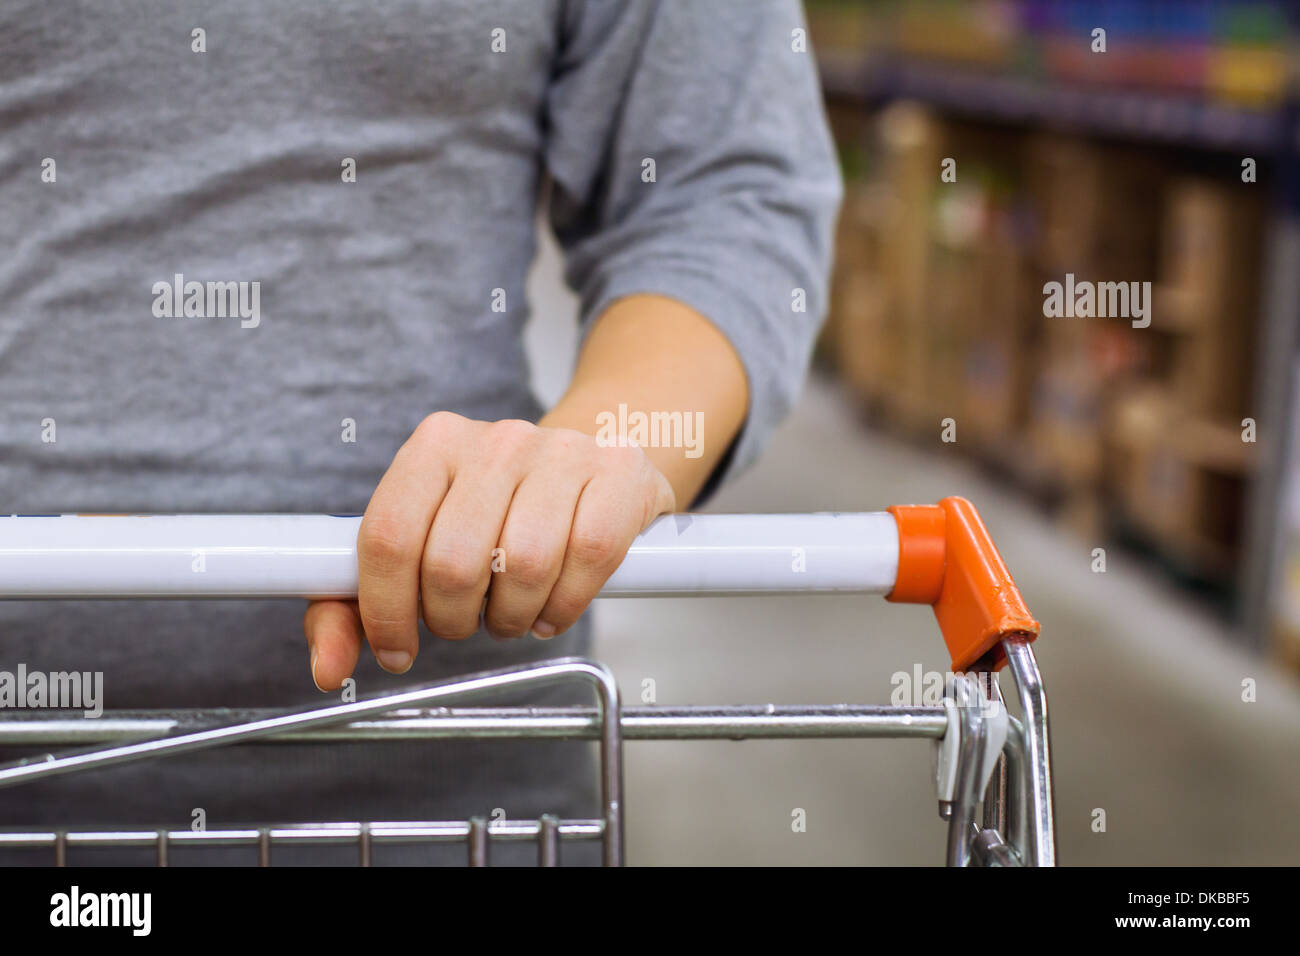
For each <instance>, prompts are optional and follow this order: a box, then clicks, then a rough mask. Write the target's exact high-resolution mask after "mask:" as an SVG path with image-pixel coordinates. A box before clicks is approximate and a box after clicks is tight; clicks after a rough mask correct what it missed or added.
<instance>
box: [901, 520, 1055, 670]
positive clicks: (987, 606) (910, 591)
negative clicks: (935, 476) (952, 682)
mask: <svg viewBox="0 0 1300 956" xmlns="http://www.w3.org/2000/svg"><path fill="white" fill-rule="evenodd" d="M889 511H890V513H891V514H893V515H894V518H895V519H896V520H897V521H898V542H899V554H898V576H897V579H896V581H895V584H894V590H893V591H891V592H890V594H889V600H891V601H901V602H907V603H915V604H930V605H933V607H934V616H935V618H936V620H937V621H938V622H939V630H940V631H942V632H943V638H944V642H945V643H946V644H947V645H948V652H949V653H950V654H951V655H952V668H953V670H954V671H968V670H972V669H979V670H1000V669H1001V668H1002V667H1003V666H1005V665H1006V654H1005V653H1004V652H1003V650H1002V646H1001V645H1002V640H1003V638H1005V637H1008V636H1010V635H1012V634H1024V635H1026V636H1027V637H1029V638H1030V639H1031V640H1032V639H1033V638H1034V637H1036V636H1037V635H1038V632H1039V624H1038V622H1037V621H1035V620H1034V618H1033V616H1032V615H1031V614H1030V613H1029V609H1028V608H1027V607H1026V606H1025V602H1024V600H1023V599H1022V598H1021V597H1020V591H1019V590H1017V588H1016V583H1015V581H1014V580H1012V578H1011V572H1010V571H1008V570H1007V566H1006V565H1005V564H1004V563H1003V561H1002V556H1001V555H1000V554H998V550H997V548H996V547H995V546H994V544H993V539H992V538H991V537H990V536H989V533H988V529H987V528H985V527H984V522H983V521H982V520H980V516H979V513H978V512H977V511H976V510H975V506H974V505H972V504H971V503H970V502H969V501H967V500H966V499H965V498H955V497H953V498H944V499H943V500H942V501H940V502H939V504H937V505H900V506H896V507H893V508H890V509H889Z"/></svg>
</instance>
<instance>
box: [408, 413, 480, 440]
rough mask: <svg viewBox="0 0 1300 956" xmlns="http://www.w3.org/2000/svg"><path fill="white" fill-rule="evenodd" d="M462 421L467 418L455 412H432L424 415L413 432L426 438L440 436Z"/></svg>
mask: <svg viewBox="0 0 1300 956" xmlns="http://www.w3.org/2000/svg"><path fill="white" fill-rule="evenodd" d="M464 421H467V419H466V418H465V417H464V416H463V415H457V414H456V413H455V412H448V411H437V412H433V413H432V414H430V415H426V416H425V417H424V419H423V420H422V421H421V422H420V424H419V425H417V426H416V427H415V434H417V435H420V436H423V437H428V438H441V437H444V436H446V435H447V433H448V432H450V431H451V430H452V429H454V428H456V427H458V426H459V425H460V423H461V422H464Z"/></svg>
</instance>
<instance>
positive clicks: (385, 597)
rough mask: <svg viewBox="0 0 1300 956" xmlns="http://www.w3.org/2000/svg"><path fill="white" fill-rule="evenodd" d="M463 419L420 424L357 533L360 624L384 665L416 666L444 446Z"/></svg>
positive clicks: (445, 480) (398, 669) (446, 476)
mask: <svg viewBox="0 0 1300 956" xmlns="http://www.w3.org/2000/svg"><path fill="white" fill-rule="evenodd" d="M462 423H465V420H464V419H460V417H459V416H456V415H445V414H443V413H438V414H435V415H431V416H429V418H427V419H425V421H424V422H422V423H421V424H420V426H419V427H418V428H417V429H416V430H415V432H414V433H413V434H412V435H411V437H410V438H409V439H408V440H407V441H406V443H405V444H404V445H402V447H401V448H400V449H398V452H397V454H396V455H394V456H393V463H392V464H391V465H390V466H389V468H388V471H387V472H385V473H384V477H383V478H382V479H381V480H380V482H379V485H378V487H376V488H375V493H374V494H373V495H372V496H371V498H370V504H369V505H368V506H367V507H366V513H365V515H364V516H363V517H362V519H361V529H360V530H359V531H358V532H357V585H358V604H359V611H360V615H361V624H362V627H363V629H364V631H365V636H366V640H367V641H369V643H370V648H371V650H372V651H374V654H375V657H376V659H377V660H378V661H379V665H380V666H381V667H383V668H384V670H386V671H389V672H390V673H394V674H401V673H405V672H406V671H408V670H410V668H411V664H412V663H413V662H414V661H415V655H416V653H418V651H419V631H418V629H417V620H418V617H417V614H418V610H417V609H418V606H419V597H420V560H421V556H422V555H423V554H424V548H425V540H426V539H427V537H428V534H429V526H430V525H431V524H432V523H433V518H434V515H435V514H436V513H437V510H438V507H439V506H440V504H441V503H442V500H443V496H444V495H445V494H446V491H447V488H448V486H449V484H450V482H451V469H450V467H449V466H448V465H447V463H446V462H447V459H446V458H445V457H443V456H442V455H440V454H439V449H440V448H443V447H445V446H451V445H452V444H453V443H454V442H455V441H457V440H458V439H459V436H458V435H457V434H456V432H457V430H458V429H460V428H461V427H462ZM465 424H468V423H465Z"/></svg>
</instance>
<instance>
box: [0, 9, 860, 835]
mask: <svg viewBox="0 0 1300 956" xmlns="http://www.w3.org/2000/svg"><path fill="white" fill-rule="evenodd" d="M802 29H803V20H802V13H801V10H800V9H799V4H798V3H797V0H494V2H491V3H487V2H483V0H402V2H392V3H378V4H376V3H369V2H363V0H338V2H332V3H328V4H318V3H313V2H305V0H298V2H280V3H266V2H264V0H183V2H177V0H144V2H135V3H130V4H105V3H88V2H73V0H54V2H49V0H10V2H8V3H6V4H4V5H3V7H0V128H2V129H3V131H4V132H3V136H0V211H2V213H0V237H3V244H4V249H5V255H4V256H3V258H2V259H0V512H8V513H50V512H75V511H82V512H121V511H136V512H336V513H337V512H360V511H362V510H364V508H365V505H366V502H367V501H368V499H369V496H370V492H371V491H372V490H373V488H374V486H375V484H376V482H377V481H378V480H379V478H380V476H381V475H382V474H383V472H384V470H385V468H386V466H387V465H388V463H389V461H390V460H391V457H392V455H393V453H394V451H395V450H396V449H397V448H398V446H399V445H400V444H401V443H402V442H403V441H404V440H405V439H406V437H407V436H408V435H409V434H410V432H411V431H412V429H413V428H414V427H415V426H416V424H417V423H418V422H419V421H420V420H421V419H422V418H423V417H424V416H426V415H427V414H429V413H430V412H432V411H434V410H437V409H452V410H454V411H457V412H460V413H462V414H465V415H468V416H472V417H475V418H481V419H498V418H505V417H523V418H534V419H535V418H536V416H537V415H538V414H539V413H540V411H541V409H540V408H539V405H538V403H537V401H536V399H535V398H534V396H533V394H532V393H531V391H530V389H529V384H528V383H529V375H528V368H527V363H526V359H525V355H524V351H523V345H522V338H521V329H522V327H523V325H524V322H525V321H526V319H527V310H526V307H525V297H524V277H525V273H526V271H527V268H528V266H529V264H530V262H531V260H532V258H533V254H534V221H535V214H536V210H537V204H538V202H539V197H541V196H543V195H546V196H549V199H548V202H549V208H548V210H547V212H548V214H549V217H550V220H551V223H552V224H553V226H554V228H555V231H556V233H557V235H558V237H559V239H560V242H561V245H562V247H563V249H564V251H565V254H566V261H567V278H568V281H569V282H570V283H571V284H572V286H573V287H574V288H575V290H576V291H577V292H578V294H579V296H580V299H581V303H582V316H581V317H582V321H583V322H584V323H589V322H590V321H591V320H592V319H593V318H594V317H596V316H598V315H599V314H600V313H601V312H602V311H603V310H604V309H605V308H606V307H607V306H608V305H609V303H610V302H612V301H613V300H614V299H616V298H618V297H620V296H625V295H628V294H633V293H638V292H650V293H660V294H664V295H668V296H672V297H675V298H677V299H680V300H682V301H683V302H686V303H687V304H689V305H691V306H693V307H694V308H695V309H697V310H698V311H700V312H701V313H703V314H704V315H706V316H707V317H708V318H709V319H710V320H712V321H713V322H714V323H715V324H716V325H717V326H718V327H719V328H720V329H721V330H722V331H723V332H724V333H725V334H726V335H727V336H728V337H729V338H730V340H731V341H732V343H733V344H734V345H735V347H736V348H737V350H738V351H739V353H740V355H741V358H742V359H743V361H744V365H745V368H746V371H747V373H748V376H749V380H750V387H751V393H752V398H751V406H750V410H749V417H748V420H747V423H746V426H745V429H744V431H743V433H742V436H741V438H740V439H739V440H738V441H737V443H736V445H735V446H734V447H733V449H732V452H731V454H730V456H729V458H728V461H727V463H726V465H725V467H724V468H723V469H721V472H723V474H722V475H720V476H715V478H718V477H725V475H726V474H730V473H734V472H735V471H736V470H738V469H741V468H743V467H745V466H746V465H747V464H749V463H750V462H751V461H752V460H753V459H754V458H755V457H756V455H757V454H758V453H759V451H760V449H761V448H762V446H763V443H764V441H765V439H766V437H767V435H768V433H769V431H770V430H771V428H772V427H773V425H774V424H775V423H776V422H777V421H778V420H779V419H780V417H781V416H782V415H783V413H784V412H785V411H786V410H787V409H788V408H789V406H790V404H791V402H792V400H793V398H794V396H795V395H796V393H797V391H798V389H799V387H800V384H801V381H802V378H803V375H804V372H805V368H806V365H807V361H808V356H809V353H810V349H811V344H812V340H813V336H814V334H815V331H816V328H817V325H818V321H819V319H820V316H821V315H822V313H823V310H824V306H825V298H826V278H827V271H828V265H829V258H830V251H829V250H830V242H831V231H832V225H833V219H834V214H835V210H836V208H837V203H838V199H839V195H840V183H839V178H838V173H837V171H836V164H835V162H834V157H833V153H832V147H831V144H830V139H829V136H828V133H827V129H826V124H825V118H824V113H823V109H822V106H821V102H820V98H819V94H818V88H817V82H816V73H815V69H814V64H813V61H812V58H811V57H812V55H811V53H810V52H807V50H806V45H805V43H804V41H803V37H802ZM353 173H355V175H353ZM547 180H549V181H550V189H549V190H544V189H543V185H544V183H545V182H546V181H547ZM178 277H183V278H178ZM189 282H199V283H205V284H206V283H217V282H220V283H247V285H245V286H243V292H244V298H243V299H242V300H240V299H238V298H231V299H226V300H225V301H224V302H223V301H220V300H221V298H222V295H224V294H225V293H219V294H218V295H217V300H216V301H214V300H213V299H211V298H205V299H204V301H202V302H197V301H196V304H195V305H193V306H192V307H191V308H190V311H199V312H203V313H204V316H203V317H200V316H195V315H187V314H185V313H186V308H185V306H184V302H185V300H186V299H188V298H190V295H189V292H190V291H192V290H191V289H186V288H185V284H186V283H189ZM252 283H257V286H256V287H254V286H253V285H252ZM176 287H179V288H176ZM205 288H206V286H205ZM238 288H239V287H237V286H231V287H229V288H228V289H227V291H230V290H234V289H238ZM254 288H256V296H257V297H256V299H254V298H253V290H254ZM178 302H180V303H181V306H182V307H181V308H180V310H179V313H180V314H176V313H177V310H176V309H175V308H174V306H175V305H176V304H177V303H178ZM223 304H226V305H228V308H227V309H226V311H227V312H235V313H237V314H234V315H231V314H227V315H224V316H223V315H221V314H219V313H220V312H221V311H222V310H221V306H222V305H223ZM240 306H243V311H242V312H240V311H239V307H240ZM254 306H255V307H254ZM345 420H350V422H351V423H354V424H353V425H351V426H349V424H348V423H347V422H345ZM353 429H354V431H355V438H356V440H355V441H345V440H344V438H345V432H349V431H351V430H353ZM51 437H53V438H54V439H55V440H54V441H49V440H48V439H49V438H51ZM302 608H303V604H302V603H301V602H283V601H281V602H245V603H236V602H207V603H193V602H176V603H169V602H120V603H118V602H68V603H62V604H41V603H35V602H31V603H21V602H16V603H3V602H0V668H4V669H10V670H12V669H13V668H14V667H15V666H16V665H17V664H18V663H19V662H23V663H25V664H26V665H27V667H28V668H29V669H40V670H46V671H50V670H82V671H85V670H100V671H103V672H104V690H105V702H106V704H107V706H109V707H112V708H127V707H216V706H236V707H238V706H274V707H289V706H297V705H310V704H319V703H322V702H324V699H323V698H322V697H321V695H320V694H319V693H318V692H317V691H316V690H315V688H314V687H313V686H312V684H311V681H310V678H309V674H308V669H307V654H306V649H305V642H304V640H303V637H302V632H301V624H300V617H301V611H302ZM586 646H587V643H586V636H585V628H578V629H575V633H573V634H572V635H568V636H565V637H563V638H560V639H557V640H555V641H552V642H549V643H542V642H537V641H533V640H531V639H529V640H525V641H520V642H511V643H497V642H494V641H492V640H491V639H489V638H488V637H486V636H485V635H478V636H476V637H475V638H473V639H471V640H470V641H467V642H464V643H460V644H446V643H441V642H434V641H431V640H428V639H426V641H425V642H424V644H423V647H422V652H421V654H420V656H419V658H418V660H417V664H416V666H415V668H414V670H413V671H411V672H410V673H409V674H408V675H406V676H405V677H404V678H402V679H400V680H399V679H394V678H391V677H388V676H387V675H384V674H383V673H382V672H381V671H379V670H378V668H377V667H375V666H374V664H373V662H372V661H370V659H369V658H370V655H369V654H368V653H367V654H364V655H363V661H362V664H361V666H360V668H359V670H358V674H357V679H358V690H359V693H360V695H361V696H368V695H371V694H375V693H380V692H383V691H385V690H389V689H392V688H395V687H397V686H400V685H401V684H404V683H406V684H409V683H412V682H418V681H422V680H428V679H433V678H436V677H440V676H444V675H448V674H456V673H463V672H466V671H470V670H474V669H479V668H483V667H489V666H498V665H501V664H504V663H510V662H515V661H519V660H524V659H529V658H534V657H542V656H553V655H556V654H564V653H572V652H575V651H576V652H582V651H583V650H584V649H585V648H586ZM554 699H558V698H554ZM2 716H3V715H2V714H0V717H2ZM485 746H489V745H485ZM491 746H495V747H496V751H499V752H500V753H502V754H504V756H501V757H500V758H499V759H497V758H492V757H489V756H481V757H480V756H478V755H479V753H480V752H479V751H478V750H477V749H462V750H456V749H455V748H446V747H443V748H434V750H433V751H430V749H429V748H428V747H427V746H426V747H423V748H421V747H413V746H412V747H408V746H388V747H374V746H370V747H351V748H336V749H334V750H331V751H330V752H329V753H324V754H307V753H305V752H299V751H298V750H297V748H295V749H294V751H293V752H292V753H293V756H292V757H285V756H280V757H277V758H276V759H275V760H274V761H272V762H271V763H270V764H269V765H268V763H267V761H266V760H265V758H266V757H267V756H268V752H267V751H265V750H262V751H261V752H260V755H258V759H259V760H260V762H259V763H256V764H255V763H254V762H253V761H252V760H251V759H250V761H249V762H248V763H247V765H244V764H240V763H239V762H238V761H236V763H235V766H234V768H233V769H229V768H230V764H229V762H227V763H226V764H224V765H223V766H226V767H227V768H228V769H227V770H226V771H224V772H223V774H222V776H221V777H220V778H218V779H219V785H218V784H216V783H214V782H213V781H214V777H213V775H212V772H211V771H210V769H204V768H210V766H211V764H208V763H204V762H203V761H202V760H199V759H198V758H194V759H192V760H190V762H189V763H188V764H186V763H183V762H176V763H173V764H170V765H169V766H168V767H156V768H151V769H140V768H129V769H123V770H117V771H113V772H111V773H108V774H101V775H99V776H100V777H101V778H104V781H105V782H100V783H92V782H90V781H89V780H87V781H78V780H73V779H65V780H63V781H60V782H57V783H50V784H48V785H43V786H42V789H41V790H40V793H41V794H42V796H41V798H40V799H34V798H33V797H32V796H31V794H32V793H33V792H36V791H34V790H33V789H31V788H28V789H27V790H26V791H24V792H25V793H26V794H28V795H27V796H25V797H23V798H22V799H20V800H15V797H14V796H12V795H11V794H16V793H17V791H12V792H0V801H3V803H2V804H0V826H3V825H5V824H6V823H7V822H8V821H13V822H37V821H48V820H51V819H53V818H54V817H55V816H56V815H57V814H58V813H63V812H65V811H67V810H68V809H69V808H75V809H76V810H77V811H79V816H80V817H81V818H83V819H95V820H101V821H111V820H117V819H123V818H128V819H131V820H133V821H138V822H144V821H145V820H157V819H159V818H163V819H165V820H167V821H174V822H176V823H179V824H182V825H184V824H187V823H188V820H189V818H190V810H191V808H192V807H194V806H204V807H205V809H207V811H208V819H209V821H210V823H211V822H217V821H219V820H232V819H248V818H250V817H252V816H258V815H261V816H266V815H269V816H271V817H272V818H276V819H286V818H294V817H308V818H311V817H315V818H322V819H323V818H355V817H366V816H369V817H384V816H397V817H407V818H410V817H428V816H430V815H431V813H432V809H437V808H439V807H445V808H446V812H449V813H455V814H461V813H463V812H465V811H466V810H467V808H468V809H477V810H478V811H479V812H486V811H488V810H490V809H491V808H492V807H491V806H488V807H485V806H483V798H481V797H480V796H478V794H479V793H480V789H475V788H476V787H478V785H479V784H480V783H481V784H482V785H483V786H482V788H481V792H487V790H489V789H490V787H491V786H496V787H497V788H498V789H500V788H501V787H502V786H503V785H504V784H503V782H504V781H509V783H510V785H511V787H512V788H514V789H513V791H512V792H518V793H524V792H531V793H533V794H540V796H539V797H538V798H537V800H533V801H531V802H528V801H524V805H522V806H520V807H518V811H519V813H520V814H521V815H523V814H529V813H534V812H538V811H540V810H544V809H547V808H548V807H550V808H553V809H560V810H561V811H563V810H565V809H567V808H568V806H569V803H571V802H572V801H568V800H567V797H566V794H567V793H568V792H569V791H570V790H571V789H572V783H573V781H572V780H571V779H567V778H566V775H565V774H563V773H561V772H560V768H561V767H562V766H566V764H565V763H564V761H562V760H559V758H554V759H552V758H549V757H548V758H546V759H541V758H535V759H531V760H530V759H525V757H523V756H521V755H522V754H536V753H539V751H537V750H534V749H529V748H524V749H521V750H518V751H511V750H509V749H508V748H507V749H505V750H502V748H501V747H500V746H499V745H491ZM538 746H539V747H542V748H546V747H551V748H557V747H560V746H561V745H558V744H543V745H538ZM496 751H494V752H496ZM556 752H557V753H558V751H556ZM276 753H278V754H281V755H283V754H284V753H286V751H276ZM467 755H471V756H473V759H472V760H467ZM187 759H189V758H187ZM254 766H257V767H259V768H261V769H258V770H253V769H251V768H253V767H254ZM186 767H188V768H189V770H188V771H187V770H185V769H184V768H186ZM471 767H472V769H467V768H471ZM186 773H189V774H190V775H189V777H188V778H187V777H186ZM187 782H188V784H190V785H192V791H193V792H192V793H191V792H190V791H185V792H184V793H178V788H183V785H184V784H186V783H187ZM435 792H436V793H438V794H442V795H444V796H446V801H444V803H443V804H438V803H437V801H435V800H433V797H432V796H431V795H432V794H434V793H435ZM456 794H474V795H473V796H472V797H466V798H464V799H459V798H457V797H456ZM458 799H459V802H458ZM501 799H502V800H505V799H508V798H507V797H502V798H501ZM521 799H522V798H521ZM196 801H204V802H201V803H200V802H196ZM566 801H567V802H566ZM581 802H582V804H583V805H584V806H585V807H586V809H587V812H590V810H591V807H590V802H589V801H587V800H583V801H581ZM534 804H536V805H534ZM495 805H500V804H494V806H495ZM507 809H509V810H510V811H511V815H512V816H514V815H516V814H515V809H516V808H514V807H508V808H507Z"/></svg>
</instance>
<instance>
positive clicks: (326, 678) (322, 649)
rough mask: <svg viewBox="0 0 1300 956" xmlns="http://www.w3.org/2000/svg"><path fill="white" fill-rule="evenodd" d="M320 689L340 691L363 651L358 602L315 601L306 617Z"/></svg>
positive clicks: (314, 677) (313, 670)
mask: <svg viewBox="0 0 1300 956" xmlns="http://www.w3.org/2000/svg"><path fill="white" fill-rule="evenodd" d="M302 627H303V632H304V633H305V634H306V635H307V648H308V652H309V653H310V655H311V677H312V680H313V681H315V682H316V687H317V689H318V690H322V691H327V690H338V688H339V687H341V686H342V684H343V681H344V680H346V679H347V678H348V677H351V676H352V672H353V671H354V670H355V669H356V666H357V657H358V656H359V655H360V653H361V641H362V633H361V614H360V612H359V611H358V610H357V605H356V602H355V601H312V602H311V603H310V604H308V605H307V612H306V613H305V614H304V615H303V619H302Z"/></svg>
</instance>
